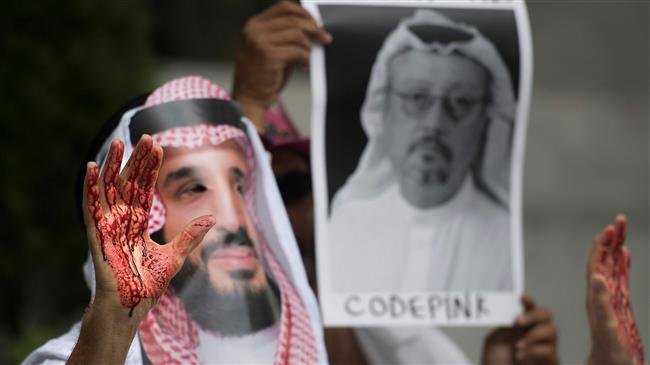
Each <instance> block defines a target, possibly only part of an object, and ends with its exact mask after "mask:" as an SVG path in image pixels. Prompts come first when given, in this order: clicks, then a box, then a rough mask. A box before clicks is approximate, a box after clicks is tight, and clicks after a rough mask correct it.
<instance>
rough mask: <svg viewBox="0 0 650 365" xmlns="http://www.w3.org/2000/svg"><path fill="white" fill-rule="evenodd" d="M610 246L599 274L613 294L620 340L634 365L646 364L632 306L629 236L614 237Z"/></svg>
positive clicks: (603, 254)
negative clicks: (626, 239) (626, 241)
mask: <svg viewBox="0 0 650 365" xmlns="http://www.w3.org/2000/svg"><path fill="white" fill-rule="evenodd" d="M611 241H612V242H609V243H608V245H613V247H612V248H611V249H610V248H609V246H608V245H606V246H603V247H602V248H601V250H602V251H601V254H600V262H599V264H598V265H597V269H596V270H597V271H598V272H599V273H600V274H602V275H603V277H605V280H606V283H607V288H608V291H609V293H610V301H611V304H612V307H613V309H614V313H615V315H616V319H617V322H618V329H617V331H618V336H619V339H620V340H621V342H622V344H623V346H625V348H626V350H627V353H628V354H630V356H631V357H632V360H633V362H634V364H637V365H641V364H643V363H644V354H643V352H644V351H643V343H642V342H641V336H639V329H638V328H637V325H636V321H635V320H634V314H633V312H632V306H631V304H630V289H629V277H630V276H629V275H630V264H631V259H630V253H629V251H628V250H627V249H626V248H624V242H625V233H624V232H622V233H621V234H619V235H618V236H617V237H614V239H613V240H611Z"/></svg>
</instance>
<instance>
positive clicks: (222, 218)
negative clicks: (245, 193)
mask: <svg viewBox="0 0 650 365" xmlns="http://www.w3.org/2000/svg"><path fill="white" fill-rule="evenodd" d="M213 199H214V201H215V203H214V207H215V217H216V218H217V224H216V225H215V226H218V227H219V228H224V229H226V230H229V231H232V232H234V231H237V230H238V229H239V228H241V227H245V226H246V208H245V203H244V198H243V197H241V196H240V195H239V193H237V192H233V191H229V190H227V191H217V192H216V194H215V196H214V197H213Z"/></svg>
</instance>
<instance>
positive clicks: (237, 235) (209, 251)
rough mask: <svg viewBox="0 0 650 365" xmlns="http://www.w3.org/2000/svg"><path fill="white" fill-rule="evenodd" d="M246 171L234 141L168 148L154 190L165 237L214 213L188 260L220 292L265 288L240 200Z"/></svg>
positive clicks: (255, 242)
mask: <svg viewBox="0 0 650 365" xmlns="http://www.w3.org/2000/svg"><path fill="white" fill-rule="evenodd" d="M248 173H249V171H248V167H247V164H246V160H245V157H244V154H243V152H242V150H241V148H240V147H239V145H237V143H236V142H234V141H226V142H223V143H221V144H219V145H217V146H213V145H209V144H206V145H203V146H202V147H200V148H192V149H190V148H186V147H166V148H165V149H164V159H163V163H162V166H161V169H160V173H159V178H158V182H157V189H158V190H157V191H158V193H159V194H160V197H161V199H162V201H163V203H164V205H165V208H166V212H167V213H166V217H165V225H164V227H163V235H164V237H174V236H175V235H176V234H178V233H179V232H181V230H182V229H183V226H184V224H185V222H187V221H189V220H191V219H192V218H193V217H196V216H200V215H203V214H212V215H214V217H215V218H216V221H217V224H216V225H215V226H214V227H213V228H212V229H211V230H210V231H209V232H208V233H207V234H206V236H205V238H204V239H203V242H201V244H200V245H199V246H198V247H197V248H196V249H195V250H194V251H193V252H192V253H190V255H189V257H188V259H187V261H189V265H191V266H192V267H194V268H197V269H203V270H206V271H207V273H208V274H209V279H210V283H211V284H212V286H214V287H215V288H216V289H218V290H220V291H223V292H233V291H241V290H243V289H246V288H249V289H253V290H261V289H263V288H264V287H265V286H266V284H267V283H266V276H265V274H264V269H263V266H262V252H261V250H260V246H259V242H258V237H257V231H256V229H255V227H254V225H253V222H252V220H251V217H250V216H249V214H248V210H247V209H246V201H245V196H244V190H245V181H246V179H247V176H248Z"/></svg>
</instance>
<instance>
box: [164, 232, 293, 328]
mask: <svg viewBox="0 0 650 365" xmlns="http://www.w3.org/2000/svg"><path fill="white" fill-rule="evenodd" d="M240 246H248V247H250V248H251V249H253V250H254V249H255V248H254V246H253V243H252V241H251V240H250V238H249V237H248V234H247V232H246V230H245V229H243V228H240V229H239V230H237V231H236V232H229V231H228V232H225V233H224V234H222V235H221V237H220V238H219V239H218V240H217V241H216V242H214V241H213V242H209V243H207V244H205V245H204V247H203V249H202V252H201V256H202V259H203V260H202V261H203V262H204V263H205V262H207V261H208V260H209V257H210V255H211V254H212V252H214V251H215V250H216V249H218V248H220V247H224V248H225V247H240ZM258 259H259V260H261V258H258ZM229 274H230V278H231V280H236V281H243V282H244V283H243V285H242V288H235V290H232V291H230V290H228V291H225V290H223V289H219V288H217V287H215V286H214V285H213V284H212V283H211V281H210V276H209V273H208V270H207V268H206V267H205V264H201V267H196V266H194V265H192V264H191V263H190V262H189V260H186V261H185V263H184V264H183V266H182V267H181V270H180V271H179V272H178V274H176V276H174V278H173V279H172V281H171V285H172V287H173V288H174V289H175V290H176V295H177V296H178V297H179V298H180V299H181V301H182V302H183V304H184V305H185V309H186V311H187V312H188V313H189V314H190V316H191V317H192V319H193V320H194V321H196V322H197V323H198V324H199V326H200V327H201V328H202V329H204V330H209V331H213V332H216V333H219V334H221V335H223V336H243V335H247V334H251V333H254V332H257V331H259V330H262V329H264V328H267V327H269V326H271V325H273V324H274V323H275V322H276V321H277V319H278V318H279V316H280V300H279V296H280V293H279V290H278V287H277V285H276V284H275V283H274V282H273V281H272V280H271V278H270V277H269V276H268V275H267V276H266V281H267V283H268V285H267V286H265V287H263V288H252V287H250V285H249V284H248V283H246V281H248V280H251V279H252V278H253V277H254V275H255V273H254V272H252V271H250V270H237V271H232V272H230V273H229ZM265 275H266V274H265Z"/></svg>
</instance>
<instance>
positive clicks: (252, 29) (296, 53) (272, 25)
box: [232, 1, 332, 131]
mask: <svg viewBox="0 0 650 365" xmlns="http://www.w3.org/2000/svg"><path fill="white" fill-rule="evenodd" d="M312 40H315V41H317V42H320V43H324V44H327V43H329V42H330V41H331V40H332V37H331V35H330V34H329V33H327V31H325V30H324V29H323V28H321V27H319V26H318V25H317V24H316V21H315V20H314V19H313V18H312V17H311V15H310V14H309V13H308V12H307V11H306V10H305V9H303V8H302V7H301V6H300V5H298V4H296V3H294V2H292V1H280V2H278V3H277V4H275V5H273V6H272V7H270V8H268V9H267V10H265V11H263V12H262V13H260V14H257V15H255V16H253V17H251V18H250V19H249V20H248V21H247V22H246V25H245V26H244V29H243V31H242V42H241V44H240V47H239V49H238V51H237V61H236V65H235V79H234V85H233V92H232V95H233V98H234V99H235V100H237V101H238V102H239V103H240V104H241V105H242V107H243V109H244V114H245V115H246V116H247V117H248V118H249V119H250V120H251V121H253V123H255V125H256V126H257V127H258V129H260V131H262V130H261V129H262V127H263V126H262V124H261V123H262V118H263V115H264V113H265V112H266V110H267V109H268V108H269V107H270V106H271V105H272V104H273V102H275V100H276V98H277V96H278V94H279V93H280V90H281V89H282V87H283V86H284V84H285V82H286V80H287V77H288V75H289V73H290V70H291V67H292V66H293V65H296V64H299V65H307V64H309V51H310V48H311V41H312Z"/></svg>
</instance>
